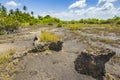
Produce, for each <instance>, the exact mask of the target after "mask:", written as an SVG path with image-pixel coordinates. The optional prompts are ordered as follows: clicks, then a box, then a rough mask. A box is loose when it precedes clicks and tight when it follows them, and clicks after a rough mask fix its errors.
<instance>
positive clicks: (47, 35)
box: [39, 31, 60, 42]
mask: <svg viewBox="0 0 120 80" xmlns="http://www.w3.org/2000/svg"><path fill="white" fill-rule="evenodd" d="M58 40H60V37H59V36H56V35H55V34H53V33H52V32H46V31H42V33H41V35H40V36H39V41H41V42H55V41H58Z"/></svg>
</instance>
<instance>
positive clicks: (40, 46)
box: [32, 41, 63, 52]
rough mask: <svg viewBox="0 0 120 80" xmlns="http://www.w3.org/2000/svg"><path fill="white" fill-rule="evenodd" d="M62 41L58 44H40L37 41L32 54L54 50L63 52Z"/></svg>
mask: <svg viewBox="0 0 120 80" xmlns="http://www.w3.org/2000/svg"><path fill="white" fill-rule="evenodd" d="M62 44H63V42H62V41H57V42H38V41H35V43H34V49H33V50H32V52H42V51H45V50H53V51H60V50H62V47H63V46H62Z"/></svg>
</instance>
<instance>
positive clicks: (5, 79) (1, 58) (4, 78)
mask: <svg viewBox="0 0 120 80" xmlns="http://www.w3.org/2000/svg"><path fill="white" fill-rule="evenodd" d="M15 53H16V51H15V50H14V49H9V50H7V51H6V52H4V53H3V54H1V55H0V71H1V72H0V80H12V79H11V77H10V76H9V74H8V72H4V70H3V69H5V68H6V67H5V66H7V65H8V60H9V58H10V57H11V56H12V55H14V54H15ZM11 67H14V66H13V65H12V66H11ZM9 72H10V71H9Z"/></svg>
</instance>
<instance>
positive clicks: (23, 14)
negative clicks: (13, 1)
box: [0, 4, 120, 34]
mask: <svg viewBox="0 0 120 80" xmlns="http://www.w3.org/2000/svg"><path fill="white" fill-rule="evenodd" d="M27 10H28V8H27V7H26V6H23V10H20V9H18V8H16V9H15V10H13V9H10V10H9V11H7V8H6V7H5V6H3V5H2V4H0V34H4V32H5V31H9V30H12V31H13V30H16V29H19V27H20V26H26V25H27V26H31V25H40V24H42V25H53V24H57V26H58V27H61V26H62V24H64V23H72V24H74V23H84V24H120V17H118V16H115V17H113V18H109V19H107V20H100V19H96V18H88V19H80V20H76V21H75V20H71V21H62V20H60V19H58V18H54V17H51V16H50V15H46V16H44V17H43V16H39V15H38V17H34V16H33V15H34V12H33V11H31V12H27Z"/></svg>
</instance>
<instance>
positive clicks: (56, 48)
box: [49, 41, 63, 51]
mask: <svg viewBox="0 0 120 80" xmlns="http://www.w3.org/2000/svg"><path fill="white" fill-rule="evenodd" d="M62 44H63V42H62V41H57V42H52V43H50V44H49V49H50V50H54V51H60V50H62Z"/></svg>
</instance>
